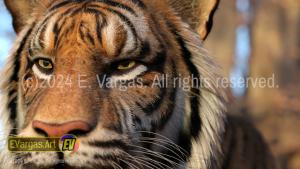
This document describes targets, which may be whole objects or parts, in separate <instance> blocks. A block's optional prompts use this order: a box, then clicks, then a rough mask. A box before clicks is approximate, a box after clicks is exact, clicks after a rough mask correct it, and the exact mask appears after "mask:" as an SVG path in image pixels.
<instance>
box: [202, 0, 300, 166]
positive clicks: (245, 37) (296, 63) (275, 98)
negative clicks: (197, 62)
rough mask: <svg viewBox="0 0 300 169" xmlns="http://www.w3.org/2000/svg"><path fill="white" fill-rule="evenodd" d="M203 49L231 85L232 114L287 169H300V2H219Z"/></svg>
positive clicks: (288, 0)
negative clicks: (248, 124) (268, 82)
mask: <svg viewBox="0 0 300 169" xmlns="http://www.w3.org/2000/svg"><path fill="white" fill-rule="evenodd" d="M205 47H206V48H207V49H208V50H209V52H210V53H211V55H212V56H213V57H215V58H216V60H217V62H218V63H219V64H220V65H221V67H222V68H223V70H224V71H223V72H224V75H225V76H226V77H228V78H230V79H231V81H232V83H233V85H232V86H234V88H231V89H228V93H229V95H230V96H231V98H230V113H233V114H239V115H242V116H247V117H248V118H251V119H252V120H253V121H254V122H255V124H256V126H257V128H258V129H259V130H260V131H261V132H262V133H263V135H264V137H265V139H266V140H267V142H268V143H269V145H270V146H271V148H272V151H273V153H274V154H275V155H276V157H277V159H278V162H279V163H280V165H281V166H282V168H283V169H300V1H299V0H221V4H220V7H219V9H218V10H217V13H216V17H215V19H214V26H213V30H212V32H211V34H210V35H209V37H208V39H207V41H206V42H205ZM247 78H251V79H261V78H265V79H268V78H272V79H274V81H275V86H268V87H259V86H251V85H250V86H248V87H247V85H246V84H244V83H243V82H241V81H240V79H247Z"/></svg>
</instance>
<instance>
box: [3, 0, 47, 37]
mask: <svg viewBox="0 0 300 169" xmlns="http://www.w3.org/2000/svg"><path fill="white" fill-rule="evenodd" d="M49 1H50V0H4V2H5V5H6V7H7V9H8V10H9V12H10V14H11V15H12V17H13V27H14V29H15V31H16V33H19V32H20V31H21V30H22V28H23V27H24V26H25V25H26V23H27V22H28V20H30V18H31V17H32V14H33V12H35V11H36V8H37V7H38V6H44V7H45V6H46V2H47V3H49Z"/></svg>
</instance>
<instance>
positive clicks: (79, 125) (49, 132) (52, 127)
mask: <svg viewBox="0 0 300 169" xmlns="http://www.w3.org/2000/svg"><path fill="white" fill-rule="evenodd" d="M32 127H33V129H34V130H35V131H36V132H37V133H39V134H42V135H46V136H47V137H61V136H63V135H65V134H74V135H76V136H80V135H84V134H87V133H88V132H90V131H91V126H90V125H89V124H88V123H86V122H83V121H73V122H67V123H63V124H49V123H45V122H41V121H36V120H35V121H33V122H32Z"/></svg>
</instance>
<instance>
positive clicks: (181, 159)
mask: <svg viewBox="0 0 300 169" xmlns="http://www.w3.org/2000/svg"><path fill="white" fill-rule="evenodd" d="M139 142H141V143H151V144H154V145H157V146H159V147H163V148H165V149H167V150H169V151H171V152H172V153H174V154H175V155H176V156H177V157H179V158H180V159H179V158H177V157H173V156H170V155H167V156H168V157H171V158H173V159H175V160H178V161H181V162H184V159H183V158H182V157H181V156H180V155H178V154H177V153H176V152H174V151H173V150H172V149H170V148H168V147H166V146H163V145H160V144H158V143H153V142H150V141H139Z"/></svg>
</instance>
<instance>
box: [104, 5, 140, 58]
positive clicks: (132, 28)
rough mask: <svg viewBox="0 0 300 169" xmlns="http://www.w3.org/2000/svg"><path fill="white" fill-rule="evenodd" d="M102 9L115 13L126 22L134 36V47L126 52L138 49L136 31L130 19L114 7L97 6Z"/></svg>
mask: <svg viewBox="0 0 300 169" xmlns="http://www.w3.org/2000/svg"><path fill="white" fill-rule="evenodd" d="M99 8H101V9H103V10H107V11H109V12H111V13H113V14H115V15H117V16H118V17H119V18H120V19H121V20H122V21H123V22H124V24H126V25H127V26H128V27H129V29H130V31H131V32H132V34H133V36H134V37H135V42H134V47H133V51H129V52H128V53H132V52H134V51H135V50H136V49H138V35H137V31H136V29H135V27H134V25H133V23H132V22H131V21H130V19H129V18H127V17H126V16H125V15H124V14H122V13H121V12H119V11H116V10H114V9H111V8H103V7H99Z"/></svg>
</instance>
